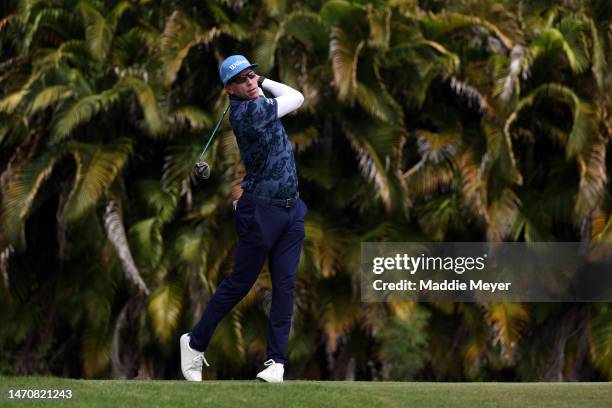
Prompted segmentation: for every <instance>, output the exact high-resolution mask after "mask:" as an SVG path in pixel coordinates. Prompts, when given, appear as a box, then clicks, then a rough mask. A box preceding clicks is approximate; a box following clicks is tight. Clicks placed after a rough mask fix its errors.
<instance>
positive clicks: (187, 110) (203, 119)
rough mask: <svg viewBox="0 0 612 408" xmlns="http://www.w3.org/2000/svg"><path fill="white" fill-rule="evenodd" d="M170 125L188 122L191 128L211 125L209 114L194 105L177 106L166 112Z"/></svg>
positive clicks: (197, 128) (196, 128) (195, 128)
mask: <svg viewBox="0 0 612 408" xmlns="http://www.w3.org/2000/svg"><path fill="white" fill-rule="evenodd" d="M168 121H169V123H170V124H171V125H174V124H181V125H183V124H186V123H189V125H190V126H191V128H192V129H194V130H201V129H204V128H207V127H211V126H212V119H211V117H210V115H209V114H208V113H206V112H204V111H202V110H201V109H200V108H198V107H197V106H194V105H185V106H179V107H177V108H176V109H174V110H173V111H172V112H170V113H169V114H168Z"/></svg>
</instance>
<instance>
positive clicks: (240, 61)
mask: <svg viewBox="0 0 612 408" xmlns="http://www.w3.org/2000/svg"><path fill="white" fill-rule="evenodd" d="M256 66H257V64H251V63H250V62H249V60H248V59H246V58H245V57H244V56H242V55H230V56H229V57H227V58H226V59H225V60H224V61H223V63H222V64H221V66H220V67H219V76H220V77H221V82H223V85H225V84H227V82H228V81H229V80H230V79H232V78H233V77H234V76H236V74H238V73H239V72H240V71H242V70H244V69H246V68H250V67H256Z"/></svg>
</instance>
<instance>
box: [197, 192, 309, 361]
mask: <svg viewBox="0 0 612 408" xmlns="http://www.w3.org/2000/svg"><path fill="white" fill-rule="evenodd" d="M307 212H308V208H307V206H306V204H305V203H304V202H303V201H302V200H301V199H299V198H298V199H297V201H296V202H295V204H294V205H293V206H292V207H291V208H285V207H279V206H275V205H272V204H269V203H264V202H262V201H261V200H258V199H256V198H252V197H245V196H242V197H241V198H240V200H238V204H237V206H236V209H235V210H234V220H235V223H236V231H237V233H238V245H237V247H236V254H235V258H234V269H233V270H232V273H231V274H230V275H229V276H227V277H226V278H225V279H223V281H222V282H221V284H220V285H219V287H218V288H217V291H216V292H215V294H214V295H213V297H212V298H211V299H210V302H209V303H208V305H207V306H206V309H205V310H204V314H203V315H202V318H201V319H200V321H199V322H198V323H197V324H196V325H195V327H194V328H193V329H192V331H191V340H190V343H189V345H190V346H191V347H192V348H193V349H195V350H199V351H205V350H206V347H208V343H209V342H210V339H211V337H212V334H213V332H214V330H215V327H217V324H218V323H219V321H220V320H221V319H222V318H223V317H224V316H225V315H226V314H227V313H228V312H229V311H230V310H231V309H232V308H233V307H234V306H235V305H236V304H237V303H238V302H240V300H241V299H242V298H243V297H244V296H245V295H246V294H247V293H248V291H249V290H250V289H251V287H252V286H253V284H254V283H255V280H256V279H257V276H258V275H259V273H260V272H261V269H262V267H263V264H264V262H265V260H266V258H268V266H269V269H270V274H271V278H272V305H271V308H270V320H269V324H268V343H267V353H268V356H267V359H273V360H274V361H275V362H277V363H282V364H285V362H286V356H285V350H286V348H287V339H288V338H289V330H290V329H291V317H292V315H293V289H294V286H295V275H296V271H297V267H298V263H299V261H300V253H301V249H302V243H303V241H304V236H305V234H304V216H305V215H306V213H307Z"/></svg>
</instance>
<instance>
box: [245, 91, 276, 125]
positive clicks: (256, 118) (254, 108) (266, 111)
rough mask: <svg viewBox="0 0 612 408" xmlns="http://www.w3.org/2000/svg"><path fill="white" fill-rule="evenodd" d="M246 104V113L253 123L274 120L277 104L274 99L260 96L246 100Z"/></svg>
mask: <svg viewBox="0 0 612 408" xmlns="http://www.w3.org/2000/svg"><path fill="white" fill-rule="evenodd" d="M247 103H248V106H247V109H246V113H247V115H248V116H249V118H250V119H251V120H252V121H253V122H254V123H253V124H254V125H256V126H257V125H264V124H266V123H268V122H272V121H273V120H276V117H277V109H278V107H277V104H278V102H277V101H276V99H273V98H266V97H264V96H260V97H259V98H257V99H252V100H250V101H248V102H247Z"/></svg>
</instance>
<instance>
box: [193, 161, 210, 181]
mask: <svg viewBox="0 0 612 408" xmlns="http://www.w3.org/2000/svg"><path fill="white" fill-rule="evenodd" d="M194 171H195V174H196V176H198V177H199V178H201V179H207V178H209V177H210V166H209V165H208V163H206V162H203V161H199V162H197V163H196V164H195V169H194Z"/></svg>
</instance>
